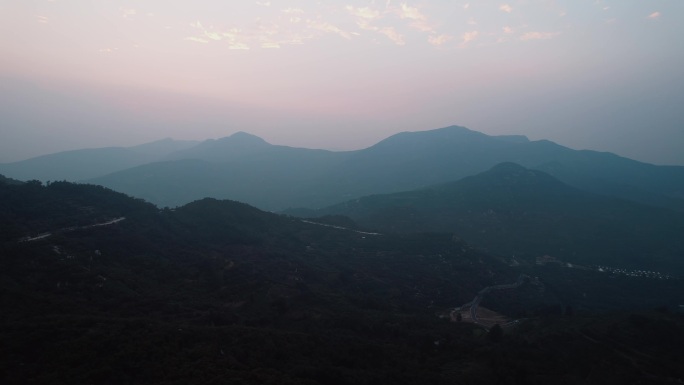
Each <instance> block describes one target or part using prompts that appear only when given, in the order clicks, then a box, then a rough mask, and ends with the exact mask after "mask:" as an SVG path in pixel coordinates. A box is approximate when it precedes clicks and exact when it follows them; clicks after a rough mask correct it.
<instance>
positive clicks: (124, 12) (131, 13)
mask: <svg viewBox="0 0 684 385" xmlns="http://www.w3.org/2000/svg"><path fill="white" fill-rule="evenodd" d="M119 12H121V16H122V17H123V18H124V19H132V18H134V17H135V15H137V14H138V11H137V10H135V9H133V8H119Z"/></svg>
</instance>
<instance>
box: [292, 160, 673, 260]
mask: <svg viewBox="0 0 684 385" xmlns="http://www.w3.org/2000/svg"><path fill="white" fill-rule="evenodd" d="M290 213H291V214H298V215H303V216H307V217H316V216H324V215H344V216H348V217H350V218H351V219H352V220H354V221H355V222H356V223H358V224H359V225H361V226H364V227H366V228H371V229H375V230H376V231H380V232H400V233H412V232H424V231H437V232H453V233H455V234H458V235H459V236H462V237H463V238H464V239H465V240H466V241H468V242H470V243H472V244H474V245H478V246H480V247H485V248H487V249H489V250H491V251H494V252H497V253H501V254H504V255H509V256H510V255H516V254H525V253H528V254H529V253H532V254H536V255H538V256H541V255H544V254H549V255H552V256H554V257H560V258H561V259H564V260H568V261H572V262H577V263H588V264H597V263H604V264H611V263H618V264H620V265H626V264H631V265H632V266H639V267H644V266H647V267H651V268H653V267H660V268H661V269H662V268H667V269H675V268H676V269H677V270H678V271H679V272H684V261H682V260H681V255H682V253H684V240H683V239H681V234H682V231H684V213H679V212H674V211H670V210H667V209H661V208H656V207H652V206H647V205H643V204H638V203H634V202H630V201H626V200H621V199H617V198H613V197H607V196H603V195H598V194H594V193H590V192H586V191H581V190H579V189H576V188H573V187H571V186H569V185H567V184H565V183H562V182H561V181H559V180H558V179H556V178H554V177H552V176H551V175H549V174H546V173H544V172H541V171H538V170H531V169H527V168H524V167H522V166H520V165H517V164H514V163H510V162H508V163H502V164H499V165H496V166H495V167H493V168H492V169H490V170H488V171H486V172H484V173H480V174H477V175H474V176H469V177H466V178H463V179H461V180H459V181H456V182H451V183H446V184H441V185H436V186H432V187H429V188H424V189H419V190H413V191H407V192H401V193H394V194H385V195H371V196H366V197H363V198H360V199H355V200H351V201H348V202H345V203H341V204H338V205H334V206H331V207H328V208H325V209H321V210H310V211H305V210H304V211H299V212H297V211H290Z"/></svg>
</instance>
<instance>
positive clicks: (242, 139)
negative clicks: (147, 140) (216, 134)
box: [161, 132, 274, 162]
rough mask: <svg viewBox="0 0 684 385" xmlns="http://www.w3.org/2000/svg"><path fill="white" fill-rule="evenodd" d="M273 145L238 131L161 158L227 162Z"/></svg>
mask: <svg viewBox="0 0 684 385" xmlns="http://www.w3.org/2000/svg"><path fill="white" fill-rule="evenodd" d="M272 147H274V146H272V145H271V144H269V143H267V142H266V141H265V140H263V139H261V138H259V137H258V136H255V135H251V134H248V133H245V132H237V133H235V134H233V135H231V136H228V137H225V138H221V139H209V140H205V141H203V142H201V143H199V144H198V145H196V146H193V147H190V148H186V149H182V150H179V151H175V152H173V153H170V154H168V155H167V156H166V157H165V158H164V159H161V160H179V159H199V160H206V161H209V162H225V161H230V160H236V159H239V158H240V157H242V156H246V155H251V154H254V153H259V152H262V151H266V150H268V149H270V148H272Z"/></svg>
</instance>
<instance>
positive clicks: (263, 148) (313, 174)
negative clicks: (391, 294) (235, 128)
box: [89, 133, 348, 210]
mask: <svg viewBox="0 0 684 385" xmlns="http://www.w3.org/2000/svg"><path fill="white" fill-rule="evenodd" d="M347 157H348V153H346V152H332V151H325V150H312V149H306V148H294V147H287V146H276V145H271V144H268V143H267V142H265V141H264V140H262V139H260V138H258V137H256V136H253V135H249V134H245V133H237V134H234V135H232V136H229V137H226V138H223V139H218V140H209V141H205V142H203V143H201V144H199V145H197V146H196V147H193V148H190V149H187V150H184V151H179V152H176V153H174V154H170V155H169V158H178V160H168V161H164V162H156V163H150V164H146V165H142V166H138V167H135V168H132V169H128V170H125V171H120V172H116V173H112V174H110V175H107V176H104V177H99V178H93V179H90V180H89V182H91V183H95V184H100V185H103V186H106V187H110V188H112V189H115V190H117V191H122V192H126V193H127V194H130V195H133V196H135V197H139V198H143V199H146V200H148V201H150V202H153V203H155V204H157V205H160V206H169V207H175V206H180V205H183V204H185V203H188V202H191V201H193V200H197V199H201V198H205V197H213V198H219V199H233V200H238V201H242V202H247V203H249V204H252V205H255V206H258V207H260V208H262V209H266V210H280V209H282V208H285V207H289V206H293V205H296V206H301V205H306V204H307V203H309V202H310V201H312V200H314V201H315V200H316V199H318V196H317V195H318V192H317V190H316V189H314V188H311V182H312V180H314V179H316V178H321V177H322V176H323V175H325V174H326V173H327V172H328V171H329V170H330V169H331V168H332V167H333V166H334V165H336V164H339V163H340V162H341V161H343V160H344V159H346V158H347Z"/></svg>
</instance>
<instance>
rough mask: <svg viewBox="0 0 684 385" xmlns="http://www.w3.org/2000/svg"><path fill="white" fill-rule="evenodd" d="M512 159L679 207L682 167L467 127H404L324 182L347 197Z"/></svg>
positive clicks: (591, 186) (683, 195)
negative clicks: (414, 129) (655, 163)
mask: <svg viewBox="0 0 684 385" xmlns="http://www.w3.org/2000/svg"><path fill="white" fill-rule="evenodd" d="M502 162H514V163H517V164H520V165H522V166H525V167H528V168H534V169H540V170H543V171H546V172H547V173H549V174H551V175H554V176H556V177H557V178H558V179H560V180H562V181H564V182H566V183H568V184H570V185H572V186H575V187H578V188H581V189H584V190H588V191H593V192H597V193H602V194H606V195H614V196H619V197H622V198H626V199H631V200H636V201H640V202H643V203H649V204H654V205H659V206H663V207H670V208H676V209H679V210H684V167H681V166H655V165H651V164H646V163H641V162H637V161H634V160H631V159H627V158H622V157H619V156H617V155H615V154H611V153H601V152H596V151H578V150H572V149H570V148H567V147H563V146H561V145H558V144H556V143H553V142H550V141H547V140H541V141H528V140H526V138H525V137H519V136H499V137H496V136H494V137H493V136H488V135H485V134H482V133H479V132H475V131H471V130H468V129H467V128H464V127H457V126H452V127H446V128H442V129H437V130H431V131H421V132H405V133H400V134H396V135H394V136H391V137H389V138H387V139H385V140H383V141H381V142H379V143H378V144H376V145H374V146H372V147H369V148H367V149H364V150H360V151H357V152H355V153H354V154H353V156H351V157H350V159H349V160H348V161H347V162H345V163H344V164H342V165H341V166H339V167H338V168H337V169H335V170H331V172H330V173H329V174H328V175H329V178H328V179H327V180H325V181H324V182H323V183H321V184H322V185H323V186H332V188H331V189H330V190H331V191H338V192H342V191H344V192H345V193H346V194H345V195H346V196H347V198H348V199H350V198H353V197H359V196H363V195H369V194H374V193H380V192H397V191H404V190H410V189H416V188H420V187H426V186H430V185H433V184H437V183H443V182H448V181H453V180H457V179H460V178H463V177H465V176H468V175H474V174H476V173H480V172H484V171H486V170H488V169H490V168H491V167H493V166H495V165H496V164H498V163H502Z"/></svg>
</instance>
